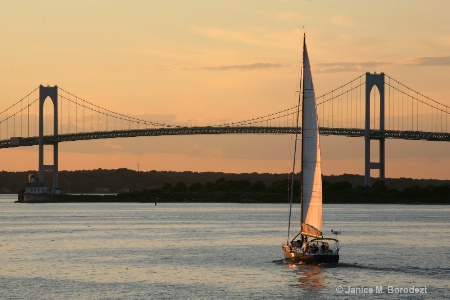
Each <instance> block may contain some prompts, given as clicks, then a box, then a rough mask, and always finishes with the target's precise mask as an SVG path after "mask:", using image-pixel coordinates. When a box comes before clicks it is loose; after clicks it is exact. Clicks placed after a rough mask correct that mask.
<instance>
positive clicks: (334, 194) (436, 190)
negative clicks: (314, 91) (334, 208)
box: [117, 178, 450, 204]
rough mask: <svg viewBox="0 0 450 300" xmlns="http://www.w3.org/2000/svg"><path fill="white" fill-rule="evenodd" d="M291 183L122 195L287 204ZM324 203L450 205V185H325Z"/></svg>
mask: <svg viewBox="0 0 450 300" xmlns="http://www.w3.org/2000/svg"><path fill="white" fill-rule="evenodd" d="M288 186H289V181H288V180H287V179H285V180H278V181H275V182H274V183H272V184H271V185H269V186H267V185H266V184H264V183H263V182H262V181H255V182H250V181H248V180H225V179H223V178H220V179H218V180H217V181H216V182H214V183H212V182H207V183H205V184H201V183H193V184H191V185H187V184H186V183H184V182H178V183H176V184H174V185H172V184H169V183H166V184H164V185H163V186H162V187H161V188H153V189H144V190H142V191H136V192H133V193H122V194H118V195H117V198H119V199H124V200H125V199H128V200H131V199H134V200H135V201H141V202H242V203H248V202H249V203H251V202H255V203H256V202H257V203H286V202H287V199H288V193H289V188H288ZM299 188H300V182H299V181H295V189H294V191H295V192H294V202H297V203H298V202H299V199H300V197H299ZM323 196H324V203H354V204H358V203H360V204H361V203H374V204H376V203H391V204H394V203H397V204H417V203H421V204H450V185H449V184H443V185H439V186H427V187H419V186H413V187H410V188H406V189H404V190H402V191H398V190H395V189H388V188H387V187H386V186H385V183H384V182H383V181H376V182H375V183H374V184H373V185H372V187H370V188H365V187H361V186H357V187H355V188H353V187H352V184H351V183H350V182H347V181H340V182H336V183H330V182H327V181H324V184H323Z"/></svg>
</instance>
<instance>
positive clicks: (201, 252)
mask: <svg viewBox="0 0 450 300" xmlns="http://www.w3.org/2000/svg"><path fill="white" fill-rule="evenodd" d="M14 200H15V196H5V195H3V196H1V197H0V215H1V218H0V230H1V232H0V298H1V299H63V298H65V299H173V298H177V299H217V298H219V299H223V298H226V299H299V298H306V299H335V298H342V299H346V298H355V299H357V298H375V299H384V298H392V299H398V298H405V299H436V298H445V297H448V295H449V293H450V228H449V215H450V207H449V206H425V205H417V206H416V205H411V206H405V205H388V206H381V205H325V206H324V230H325V231H326V232H329V230H330V229H331V228H334V229H339V228H340V229H341V230H342V232H343V234H342V235H341V236H340V242H341V258H340V263H339V264H338V265H337V266H335V267H332V266H290V265H287V264H285V263H284V262H283V261H282V260H281V258H282V253H281V247H280V246H281V243H282V241H283V240H285V239H286V223H287V213H288V208H287V206H286V205H276V204H269V205H265V204H164V203H162V204H159V205H157V206H155V205H153V204H148V203H147V204H141V203H132V204H121V203H113V204H100V203H88V204H63V203H61V204H19V203H12V202H13V201H14ZM341 287H342V289H343V291H342V292H341V293H339V292H340V290H339V289H340V288H341ZM377 287H378V290H376V288H377ZM412 287H416V288H425V287H426V293H422V294H417V293H414V294H412V293H408V294H400V293H399V290H398V289H399V288H412ZM380 288H381V291H382V293H379V292H380ZM357 289H359V290H357ZM370 289H373V291H372V292H371V291H370ZM389 289H390V290H389ZM395 289H397V290H395ZM422 292H424V290H423V289H422Z"/></svg>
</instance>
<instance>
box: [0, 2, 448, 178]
mask: <svg viewBox="0 0 450 300" xmlns="http://www.w3.org/2000/svg"><path fill="white" fill-rule="evenodd" d="M449 11H450V2H449V1H423V0H421V1H416V0H409V1H406V0H404V1H402V0H399V1H391V0H389V1H383V0H381V1H360V0H357V1H319V0H308V1H302V0H292V1H291V0H277V1H275V0H273V1H270V0H267V1H256V0H254V1H250V0H249V1H242V0H240V1H233V0H227V1H221V0H217V1H208V0H190V1H181V0H172V1H170V0H168V1H166V0H164V1H152V0H148V1H135V0H130V1H109V0H96V1H85V0H81V1H65V0H62V1H48V0H47V1H46V0H43V1H31V0H24V1H12V0H11V1H9V0H4V1H3V0H2V1H0V39H1V45H2V46H1V47H0V91H1V93H0V99H1V100H0V110H1V111H3V110H4V109H6V108H7V107H8V106H10V105H12V104H13V103H15V102H17V101H18V100H19V99H21V98H22V97H23V96H25V95H26V94H28V93H29V92H30V91H32V90H33V89H35V88H36V87H37V86H38V85H40V84H43V85H58V86H60V87H62V88H64V89H65V90H68V91H70V92H72V93H74V94H76V95H77V96H79V97H81V98H83V99H86V100H88V101H90V102H92V103H95V104H97V105H99V106H102V107H106V108H108V109H110V110H112V111H116V112H120V113H123V114H126V115H133V116H136V117H138V118H140V119H145V120H150V121H156V122H165V123H168V124H175V125H179V126H190V125H194V126H209V125H214V124H222V123H225V122H233V121H240V120H244V119H251V118H254V117H259V116H263V115H267V114H270V113H274V112H277V111H280V110H283V109H286V108H289V107H291V106H293V105H294V104H295V103H296V97H297V96H296V91H297V90H298V78H299V66H300V63H301V61H300V59H301V51H302V49H301V46H302V37H303V32H306V34H307V43H308V50H309V55H310V60H311V63H312V72H313V79H314V85H315V89H316V95H322V94H324V93H326V92H329V91H330V90H332V89H334V88H336V87H338V86H340V85H342V84H343V83H346V82H348V81H350V80H352V79H354V78H356V77H358V76H359V75H361V74H363V73H365V72H385V73H386V74H388V75H389V76H391V77H393V78H395V79H397V80H399V81H401V82H402V83H404V84H405V85H407V86H409V87H412V88H413V89H415V90H417V91H419V92H420V93H422V94H423V95H426V96H428V97H430V98H432V99H435V100H436V101H439V102H441V103H444V104H446V105H450V84H449V83H450V34H449V33H450V18H449ZM303 28H304V29H303ZM292 139H293V137H292V136H288V135H286V136H284V135H221V136H209V135H207V136H168V137H140V138H129V139H109V140H96V141H78V142H66V143H61V144H60V152H59V161H60V167H59V169H60V170H79V169H97V168H104V169H116V168H129V169H137V168H138V164H139V169H140V170H141V171H148V170H173V171H219V172H233V173H241V172H245V173H249V172H260V173H262V172H268V173H287V172H290V161H291V159H292V148H293V144H292V143H293V141H292ZM321 148H322V163H323V166H322V170H323V173H324V174H325V175H331V174H334V175H339V174H343V173H348V174H363V173H364V161H363V159H364V139H363V138H349V137H337V136H324V137H322V138H321ZM0 153H1V157H2V159H1V160H0V170H7V171H23V170H35V169H37V166H38V152H37V146H34V147H25V148H16V149H1V150H0ZM47 156H50V155H47ZM372 175H373V176H376V175H377V172H375V171H373V173H372ZM386 176H387V177H413V178H435V179H450V143H448V142H426V141H403V140H387V141H386Z"/></svg>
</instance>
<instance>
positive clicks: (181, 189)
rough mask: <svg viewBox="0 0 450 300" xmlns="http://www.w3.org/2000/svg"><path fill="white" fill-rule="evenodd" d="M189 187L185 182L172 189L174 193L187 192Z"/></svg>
mask: <svg viewBox="0 0 450 300" xmlns="http://www.w3.org/2000/svg"><path fill="white" fill-rule="evenodd" d="M187 190H188V187H187V185H186V183H184V182H183V181H180V182H178V183H177V184H175V185H174V186H173V187H172V192H186V191H187Z"/></svg>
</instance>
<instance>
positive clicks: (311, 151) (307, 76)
mask: <svg viewBox="0 0 450 300" xmlns="http://www.w3.org/2000/svg"><path fill="white" fill-rule="evenodd" d="M303 47H304V50H303V76H304V77H303V108H302V118H303V120H302V174H303V187H302V221H303V222H302V226H301V227H302V233H303V234H305V235H309V236H315V237H322V170H321V164H320V144H319V125H318V121H317V106H316V99H315V95H314V86H313V81H312V75H311V66H310V64H309V58H308V52H307V50H306V42H305V43H304V46H303Z"/></svg>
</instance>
